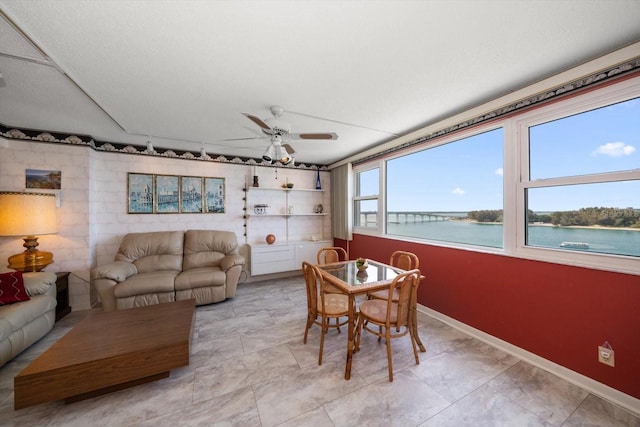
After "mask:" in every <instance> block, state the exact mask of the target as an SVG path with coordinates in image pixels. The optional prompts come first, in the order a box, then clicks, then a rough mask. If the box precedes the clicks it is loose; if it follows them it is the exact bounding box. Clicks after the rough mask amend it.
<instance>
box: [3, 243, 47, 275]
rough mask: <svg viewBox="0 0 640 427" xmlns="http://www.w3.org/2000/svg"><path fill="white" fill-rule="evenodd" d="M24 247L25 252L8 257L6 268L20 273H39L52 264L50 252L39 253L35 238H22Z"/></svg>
mask: <svg viewBox="0 0 640 427" xmlns="http://www.w3.org/2000/svg"><path fill="white" fill-rule="evenodd" d="M22 246H24V247H25V248H27V250H26V251H24V252H22V253H20V254H16V255H12V256H10V257H9V265H8V266H7V267H9V268H11V269H13V270H17V271H22V272H25V273H26V272H32V271H40V270H42V269H43V268H45V267H46V266H47V265H49V264H53V254H52V253H51V252H46V251H39V250H38V249H36V247H37V246H38V238H37V237H35V236H27V237H25V238H24V245H22Z"/></svg>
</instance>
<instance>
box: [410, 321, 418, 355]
mask: <svg viewBox="0 0 640 427" xmlns="http://www.w3.org/2000/svg"><path fill="white" fill-rule="evenodd" d="M409 338H411V345H412V346H413V356H414V357H415V358H416V365H419V364H420V358H419V357H418V344H417V341H416V337H415V331H414V330H413V328H411V325H409Z"/></svg>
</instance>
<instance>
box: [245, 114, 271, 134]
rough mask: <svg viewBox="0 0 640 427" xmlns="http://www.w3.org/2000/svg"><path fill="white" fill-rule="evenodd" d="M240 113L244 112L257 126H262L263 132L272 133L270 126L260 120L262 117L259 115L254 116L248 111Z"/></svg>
mask: <svg viewBox="0 0 640 427" xmlns="http://www.w3.org/2000/svg"><path fill="white" fill-rule="evenodd" d="M242 114H244V115H245V116H246V117H247V118H248V119H249V120H251V121H252V122H253V123H255V124H257V125H258V126H260V127H261V128H262V131H263V132H265V133H268V134H272V133H273V129H271V127H269V125H268V124H266V123H265V122H264V121H262V119H261V118H260V117H257V116H254V115H253V114H249V113H242Z"/></svg>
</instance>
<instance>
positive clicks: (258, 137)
mask: <svg viewBox="0 0 640 427" xmlns="http://www.w3.org/2000/svg"><path fill="white" fill-rule="evenodd" d="M267 138H269V137H268V136H252V137H250V138H229V139H222V140H221V141H248V140H250V139H267Z"/></svg>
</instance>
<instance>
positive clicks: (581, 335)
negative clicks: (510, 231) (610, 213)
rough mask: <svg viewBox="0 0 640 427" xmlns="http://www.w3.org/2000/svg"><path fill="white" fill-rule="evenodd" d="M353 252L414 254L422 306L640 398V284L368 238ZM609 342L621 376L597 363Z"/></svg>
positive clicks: (356, 241) (628, 278) (384, 256)
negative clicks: (417, 260) (420, 278)
mask: <svg viewBox="0 0 640 427" xmlns="http://www.w3.org/2000/svg"><path fill="white" fill-rule="evenodd" d="M335 243H336V245H338V246H342V247H345V248H346V247H347V244H346V243H347V242H345V241H341V240H336V242H335ZM348 246H349V247H348V249H349V256H350V258H352V259H353V258H356V257H358V256H362V257H366V258H371V259H376V260H380V261H385V262H387V261H388V260H389V257H390V255H391V253H392V252H393V251H395V250H398V249H402V250H408V251H411V252H414V253H415V254H416V255H418V257H419V258H420V270H421V271H422V274H424V275H425V276H426V279H425V281H423V282H422V284H421V286H420V288H419V289H418V302H419V303H420V304H422V305H424V306H426V307H429V308H431V309H433V310H436V311H438V312H440V313H442V314H445V315H447V316H449V317H451V318H454V319H456V320H458V321H460V322H463V323H465V324H467V325H469V326H472V327H474V328H476V329H479V330H481V331H483V332H486V333H488V334H490V335H492V336H494V337H497V338H500V339H502V340H504V341H507V342H509V343H511V344H513V345H515V346H517V347H520V348H522V349H525V350H527V351H529V352H532V353H535V354H537V355H539V356H541V357H543V358H545V359H547V360H550V361H553V362H555V363H557V364H559V365H562V366H564V367H566V368H568V369H570V370H572V371H575V372H578V373H580V374H582V375H585V376H587V377H590V378H592V379H594V380H596V381H598V382H600V383H603V384H606V385H608V386H610V387H613V388H615V389H617V390H619V391H622V392H624V393H626V394H628V395H631V396H633V397H635V398H640V277H639V276H635V275H628V274H619V273H611V272H605V271H599V270H591V269H586V268H578V267H571V266H565V265H559V264H552V263H546V262H539V261H530V260H524V259H519V258H512V257H508V256H502V255H493V254H484V253H478V252H470V251H465V250H459V249H451V248H442V247H437V246H431V245H426V244H417V243H410V242H402V241H397V240H392V239H384V238H379V237H370V236H362V235H354V237H353V241H351V242H349V245H348ZM605 340H606V341H609V343H610V344H611V346H612V347H613V349H614V350H615V364H616V365H615V367H614V368H611V367H609V366H606V365H604V364H601V363H599V362H598V360H597V348H598V345H601V344H602V343H603V342H604V341H605ZM427 351H428V349H427Z"/></svg>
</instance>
